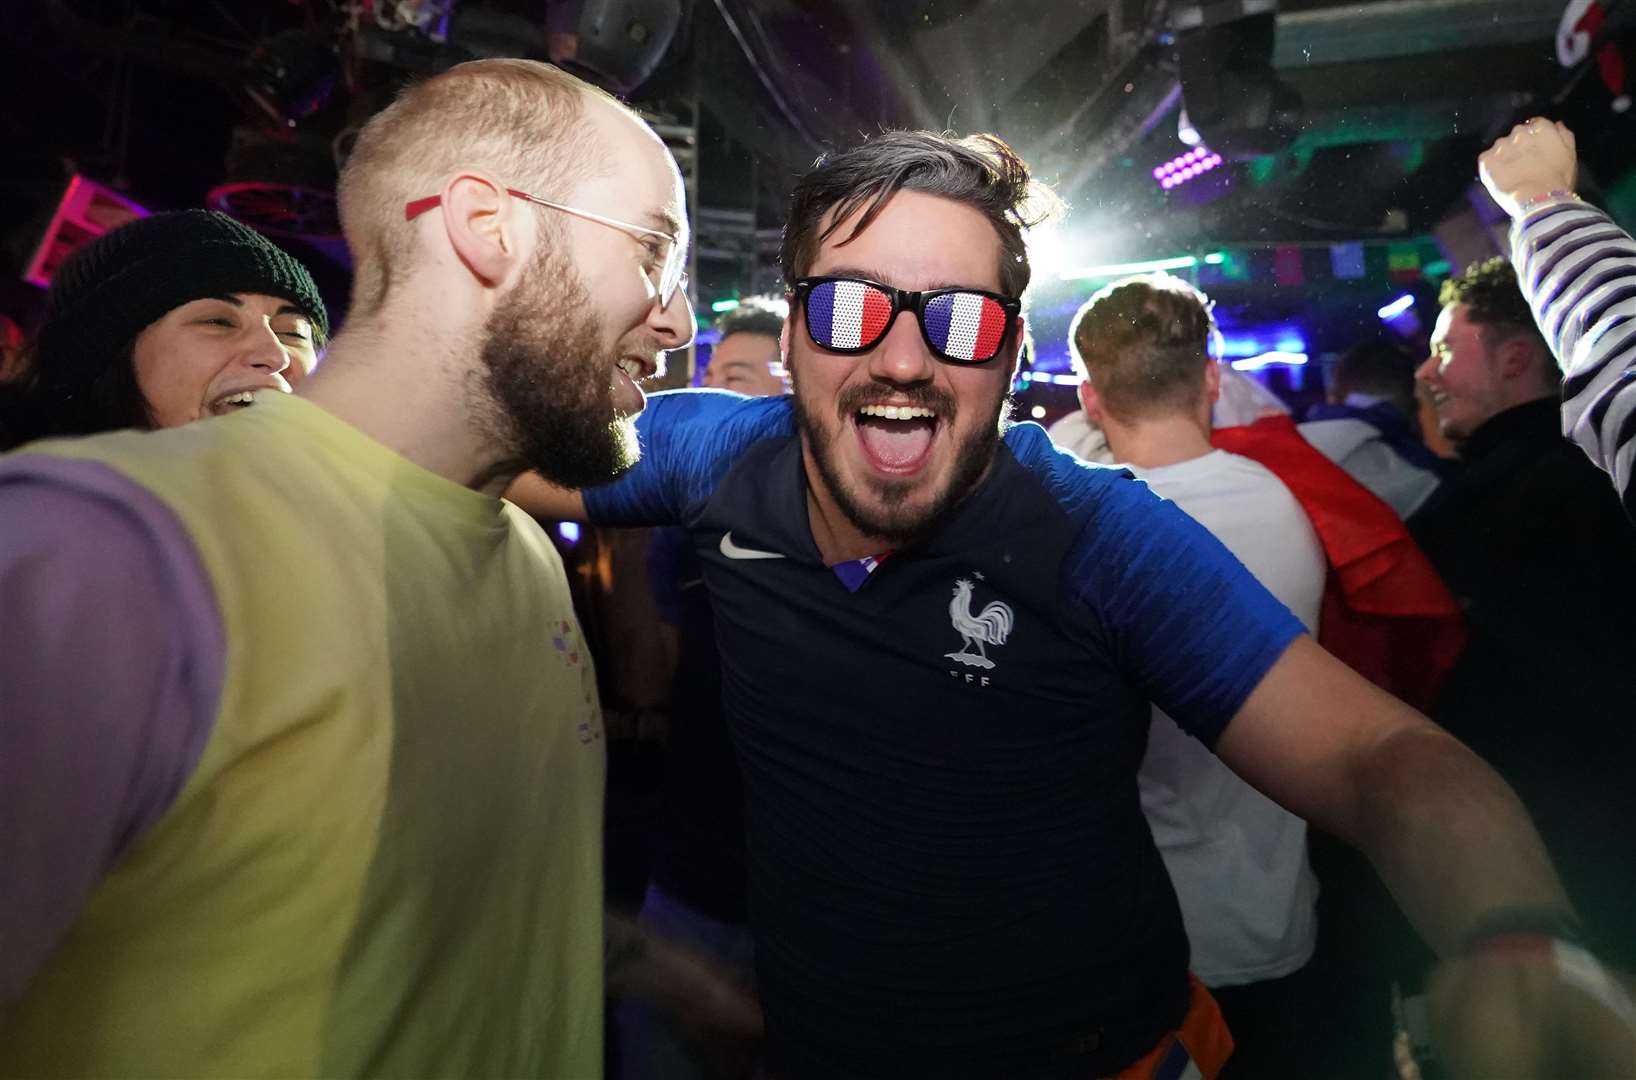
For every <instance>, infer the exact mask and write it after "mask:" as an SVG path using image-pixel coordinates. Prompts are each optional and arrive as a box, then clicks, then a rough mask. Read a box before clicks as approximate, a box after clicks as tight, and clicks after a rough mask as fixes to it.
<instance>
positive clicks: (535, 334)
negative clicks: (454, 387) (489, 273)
mask: <svg viewBox="0 0 1636 1080" xmlns="http://www.w3.org/2000/svg"><path fill="white" fill-rule="evenodd" d="M602 340H603V335H602V320H601V319H600V318H599V317H598V316H597V314H596V310H595V308H594V307H593V306H592V304H591V298H590V296H589V295H588V294H587V293H586V291H585V287H584V285H582V284H581V282H580V280H579V275H578V274H577V273H576V272H575V271H574V269H573V267H572V266H571V265H569V263H568V262H567V260H565V259H561V258H556V257H553V256H551V255H549V254H547V252H546V251H545V250H543V249H542V251H541V253H540V255H539V256H537V257H536V258H535V260H534V264H533V265H532V266H531V267H530V268H529V271H528V273H527V275H526V276H525V277H524V279H523V281H522V282H521V283H520V284H519V285H518V287H517V288H515V289H513V290H512V291H511V292H510V293H509V294H508V295H507V296H506V297H505V298H504V299H503V300H501V301H500V303H499V305H498V306H496V307H495V309H494V311H493V313H491V314H490V316H489V318H488V321H487V322H486V323H485V324H484V326H483V336H482V344H481V347H480V349H479V359H480V361H481V369H480V370H481V372H482V397H483V398H484V399H486V401H485V405H486V406H487V407H486V408H485V409H484V410H483V411H485V412H487V413H489V414H490V419H491V423H492V424H493V425H494V427H495V431H494V433H493V434H494V437H495V439H496V441H497V442H498V443H499V445H501V446H504V447H506V448H507V456H508V458H509V461H508V464H511V465H520V466H521V467H522V468H524V469H533V470H534V471H536V472H538V473H539V474H540V475H541V476H543V477H545V478H546V479H547V480H549V481H550V482H551V483H553V484H557V485H558V486H560V487H567V488H582V487H592V486H595V485H597V484H605V483H607V482H608V481H610V480H612V479H614V478H615V477H617V476H618V475H619V474H620V473H623V472H624V471H625V470H627V469H629V468H630V467H631V466H632V465H634V464H636V459H637V456H638V454H639V450H638V447H637V441H636V427H635V425H634V424H633V423H632V421H631V420H630V419H629V418H628V417H621V416H616V415H615V414H614V406H613V390H612V388H611V385H610V384H611V382H612V380H613V378H614V358H613V357H612V356H609V355H606V354H605V353H604V351H603V348H602V346H601V342H602Z"/></svg>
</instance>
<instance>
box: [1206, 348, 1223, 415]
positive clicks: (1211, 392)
mask: <svg viewBox="0 0 1636 1080" xmlns="http://www.w3.org/2000/svg"><path fill="white" fill-rule="evenodd" d="M1204 400H1205V401H1207V402H1209V403H1210V404H1211V405H1214V404H1215V403H1216V402H1217V401H1219V400H1221V364H1220V362H1219V361H1216V360H1211V359H1210V358H1208V357H1206V358H1205V361H1204Z"/></svg>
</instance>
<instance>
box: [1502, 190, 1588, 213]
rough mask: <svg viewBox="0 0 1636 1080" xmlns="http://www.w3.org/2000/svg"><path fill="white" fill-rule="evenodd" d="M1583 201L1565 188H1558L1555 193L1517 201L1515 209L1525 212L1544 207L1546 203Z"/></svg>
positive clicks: (1544, 193) (1549, 192)
mask: <svg viewBox="0 0 1636 1080" xmlns="http://www.w3.org/2000/svg"><path fill="white" fill-rule="evenodd" d="M1584 201H1585V200H1584V199H1581V198H1580V197H1579V195H1578V194H1577V193H1576V192H1573V191H1570V190H1568V189H1566V188H1558V189H1556V190H1555V191H1546V192H1541V193H1540V194H1538V195H1534V196H1531V197H1530V198H1527V199H1519V200H1517V209H1518V210H1521V211H1524V212H1526V211H1529V210H1532V209H1533V208H1534V207H1536V206H1544V205H1545V204H1546V203H1548V202H1584Z"/></svg>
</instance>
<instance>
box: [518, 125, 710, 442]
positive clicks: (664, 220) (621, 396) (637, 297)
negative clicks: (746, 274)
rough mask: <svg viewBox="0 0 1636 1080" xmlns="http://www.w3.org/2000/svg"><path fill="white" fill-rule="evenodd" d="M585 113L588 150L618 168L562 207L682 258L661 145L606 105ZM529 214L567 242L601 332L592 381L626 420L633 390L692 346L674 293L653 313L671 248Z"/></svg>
mask: <svg viewBox="0 0 1636 1080" xmlns="http://www.w3.org/2000/svg"><path fill="white" fill-rule="evenodd" d="M585 109H586V112H585V121H586V124H587V126H588V127H589V129H590V130H591V132H592V133H593V136H594V141H595V142H596V143H597V144H599V145H600V146H601V147H602V151H603V153H604V154H605V156H606V157H607V158H608V160H610V161H617V162H620V167H619V168H617V169H613V170H611V171H608V172H606V173H603V172H601V171H600V170H599V171H597V172H596V173H595V174H592V175H588V176H586V177H584V178H583V179H581V180H579V181H578V182H577V183H575V184H574V185H573V187H572V190H571V191H569V192H567V193H566V195H565V196H564V197H563V201H564V202H565V203H567V204H569V205H571V206H575V207H578V208H580V209H583V210H589V211H591V212H593V213H597V214H601V215H603V216H605V217H609V218H614V219H617V220H619V221H625V222H629V223H631V224H632V225H639V226H642V227H643V228H646V229H652V230H656V231H659V232H664V233H669V234H670V235H672V236H675V237H677V243H678V244H679V245H680V246H681V248H682V250H684V251H685V250H686V247H687V243H688V235H687V212H686V194H685V191H684V189H683V187H682V178H681V174H680V173H679V172H678V171H677V169H676V163H675V161H674V160H673V159H672V158H671V156H670V153H669V152H668V151H667V150H666V149H665V146H664V144H663V143H662V142H660V141H659V138H658V137H657V136H656V135H654V133H653V132H652V131H651V130H650V129H649V128H648V127H647V125H645V124H643V123H642V122H641V121H640V120H638V119H636V118H635V117H634V116H632V115H630V114H629V113H628V112H626V111H625V110H624V109H621V108H619V107H617V106H615V105H613V104H612V103H609V102H604V101H601V100H597V99H588V100H587V102H586V106H585ZM546 197H547V198H553V199H554V198H556V196H555V195H550V194H547V195H546ZM538 212H539V213H541V214H549V215H552V216H553V217H554V218H556V221H554V222H553V223H552V224H553V225H555V226H557V227H559V229H560V230H561V232H562V233H563V234H565V235H566V236H567V239H568V245H569V250H570V252H571V256H570V257H571V259H572V262H573V267H574V273H575V276H576V278H577V279H578V281H577V284H578V285H579V286H580V287H581V288H582V289H583V292H584V296H585V298H586V299H587V300H588V301H589V304H590V305H591V306H590V307H589V308H588V309H587V311H586V312H584V314H589V315H591V316H593V317H594V318H595V319H596V321H597V322H599V323H600V324H601V327H602V336H603V345H602V348H603V350H604V351H605V354H606V355H607V359H608V365H607V368H606V374H599V375H598V376H597V378H599V379H606V380H608V382H607V384H606V385H607V386H608V390H609V394H610V398H611V403H612V406H613V409H614V411H615V412H617V414H618V415H619V416H621V417H634V416H635V415H636V414H637V413H639V412H641V411H642V406H643V404H644V398H643V396H642V391H641V389H640V388H639V387H638V386H637V385H636V384H637V382H638V381H640V380H641V379H644V378H647V377H648V376H650V375H653V374H655V373H656V372H657V371H658V370H659V369H660V367H661V365H662V363H663V359H664V353H665V352H666V351H667V350H670V349H680V348H684V347H685V346H686V345H687V343H688V342H690V341H692V340H693V330H694V323H693V314H692V312H691V310H690V309H689V307H688V300H687V297H686V295H685V294H684V293H683V291H682V290H680V289H678V290H677V291H676V293H675V295H674V296H672V297H671V301H670V303H669V304H667V305H666V306H665V307H663V308H661V307H660V306H659V304H658V303H657V300H658V297H659V288H658V286H659V278H660V270H661V269H662V267H663V264H664V261H665V254H666V252H667V250H668V248H669V246H670V244H669V242H668V241H666V240H665V239H663V238H661V237H657V236H653V235H651V234H646V233H637V232H632V231H626V230H624V229H621V228H617V227H614V226H610V225H606V224H602V223H599V222H595V221H588V220H586V219H584V218H582V217H575V216H573V215H570V214H565V213H563V212H562V211H558V210H551V209H545V208H541V209H539V210H538ZM540 314H541V316H542V317H546V318H550V319H557V318H559V317H561V316H563V315H565V314H569V313H567V312H563V311H555V310H549V309H547V310H543V311H541V312H540ZM576 314H579V313H576Z"/></svg>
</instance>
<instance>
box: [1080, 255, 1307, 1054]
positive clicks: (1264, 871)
mask: <svg viewBox="0 0 1636 1080" xmlns="http://www.w3.org/2000/svg"><path fill="white" fill-rule="evenodd" d="M1212 329H1213V320H1212V317H1211V314H1210V304H1209V301H1208V300H1206V299H1205V297H1204V296H1203V294H1201V293H1200V292H1199V291H1198V290H1197V289H1194V288H1193V287H1192V286H1190V285H1188V284H1187V283H1186V282H1184V281H1182V280H1180V279H1179V278H1175V277H1171V276H1169V275H1165V274H1158V275H1152V276H1142V277H1136V278H1128V279H1126V280H1124V281H1121V282H1117V283H1115V284H1113V285H1110V286H1108V287H1107V288H1105V289H1103V290H1102V291H1101V292H1099V293H1097V294H1096V295H1095V296H1093V297H1092V298H1091V299H1090V300H1089V301H1088V302H1087V303H1086V304H1085V306H1084V307H1082V308H1081V309H1080V311H1079V313H1078V314H1077V315H1076V316H1075V317H1074V323H1073V327H1072V330H1071V346H1072V352H1073V356H1074V362H1075V365H1076V366H1077V367H1079V368H1080V373H1081V374H1082V375H1084V376H1085V379H1084V381H1083V382H1082V383H1081V384H1080V392H1079V393H1080V403H1081V404H1082V405H1083V406H1084V409H1085V413H1086V415H1087V416H1088V417H1089V418H1090V419H1091V420H1093V421H1094V422H1096V423H1097V424H1100V425H1101V427H1102V430H1103V431H1104V432H1105V434H1106V437H1107V441H1108V445H1109V449H1110V450H1111V451H1112V456H1113V460H1115V461H1117V462H1120V463H1122V464H1124V465H1126V466H1127V467H1128V468H1130V469H1131V471H1133V472H1134V473H1136V475H1138V476H1139V477H1141V478H1142V479H1144V480H1146V481H1147V482H1148V483H1149V484H1150V485H1151V486H1152V487H1153V489H1154V491H1156V492H1157V493H1158V494H1160V495H1162V496H1164V497H1165V498H1167V499H1170V500H1172V501H1174V502H1175V503H1176V504H1177V505H1178V506H1180V507H1181V508H1182V509H1183V510H1185V511H1187V513H1188V514H1189V515H1191V516H1192V517H1193V518H1194V519H1195V520H1197V521H1198V522H1199V523H1200V524H1202V525H1203V526H1204V527H1205V528H1207V529H1209V530H1210V531H1211V532H1212V533H1214V534H1215V535H1216V537H1217V538H1218V539H1220V540H1221V542H1222V543H1223V544H1225V545H1226V546H1227V548H1228V549H1229V550H1230V551H1232V552H1233V554H1234V555H1236V556H1238V558H1239V560H1240V561H1241V562H1243V563H1244V565H1245V566H1247V567H1248V568H1249V570H1250V572H1251V573H1253V574H1254V575H1255V576H1256V577H1257V578H1258V579H1260V581H1261V583H1262V584H1263V585H1265V586H1266V587H1267V588H1268V590H1269V591H1271V592H1272V594H1273V595H1274V596H1276V597H1278V599H1279V600H1281V601H1283V602H1284V604H1285V605H1286V606H1288V607H1289V609H1290V610H1291V611H1292V612H1294V613H1295V615H1296V617H1297V618H1299V619H1300V620H1301V621H1302V622H1303V623H1305V624H1306V626H1307V629H1308V630H1309V631H1315V630H1316V628H1317V622H1318V609H1319V605H1320V602H1321V600H1322V597H1323V589H1324V577H1325V573H1326V571H1327V564H1326V561H1325V558H1324V553H1323V549H1322V547H1321V546H1320V545H1319V541H1318V537H1317V534H1316V533H1314V532H1313V529H1312V524H1311V522H1310V521H1308V520H1307V517H1306V514H1305V512H1304V511H1302V509H1301V507H1300V504H1298V503H1297V502H1296V501H1295V497H1294V496H1293V495H1291V494H1290V492H1289V489H1287V488H1286V487H1285V486H1284V485H1283V483H1282V482H1281V481H1280V480H1279V479H1278V478H1277V477H1276V476H1274V475H1273V474H1272V473H1271V472H1269V471H1267V469H1266V468H1264V467H1263V466H1261V465H1259V464H1257V463H1256V462H1254V461H1251V460H1250V459H1249V458H1245V457H1240V456H1238V455H1236V454H1229V453H1227V452H1226V451H1224V450H1217V449H1214V448H1213V447H1212V446H1211V445H1210V429H1211V423H1210V417H1211V407H1212V405H1213V404H1214V403H1215V401H1216V399H1217V397H1218V396H1219V395H1220V390H1221V370H1220V368H1219V366H1218V365H1217V364H1215V363H1214V362H1213V361H1212V360H1211V359H1210V357H1209V355H1208V343H1209V341H1210V338H1211V332H1212ZM1139 783H1140V787H1141V794H1142V809H1143V811H1144V812H1145V813H1146V814H1147V818H1148V823H1149V825H1150V826H1151V827H1152V829H1153V837H1154V840H1155V841H1156V842H1157V844H1158V846H1159V851H1160V853H1161V854H1162V855H1163V856H1164V860H1165V865H1166V867H1167V868H1168V869H1169V871H1170V876H1171V880H1172V881H1173V882H1174V884H1175V887H1176V893H1177V896H1178V898H1179V899H1180V901H1181V908H1182V917H1183V919H1184V921H1185V923H1186V926H1187V934H1188V938H1189V941H1190V944H1191V945H1192V969H1193V971H1194V973H1195V974H1196V975H1197V976H1198V977H1199V978H1200V980H1202V981H1203V982H1204V984H1205V985H1206V986H1208V987H1210V989H1211V992H1212V993H1213V994H1214V995H1215V996H1216V998H1217V1000H1218V1001H1219V1002H1220V1004H1221V1006H1222V1011H1223V1013H1224V1014H1225V1015H1226V1018H1227V1023H1228V1027H1229V1028H1230V1029H1231V1030H1232V1033H1233V1037H1234V1040H1235V1041H1236V1042H1237V1043H1238V1049H1237V1050H1236V1051H1235V1053H1234V1056H1233V1060H1232V1062H1231V1063H1230V1064H1229V1066H1228V1071H1227V1072H1225V1073H1223V1076H1234V1075H1236V1076H1246V1077H1248V1076H1283V1075H1295V1074H1296V1062H1295V1060H1294V1057H1295V1055H1296V1053H1297V1049H1298V1044H1299V1043H1300V1042H1301V1040H1302V1032H1301V1031H1300V1030H1298V1029H1297V1027H1296V1025H1298V1023H1299V1017H1300V1015H1301V1009H1300V1007H1299V1006H1300V1005H1301V1004H1302V1000H1301V999H1303V998H1309V997H1311V996H1312V995H1310V994H1308V993H1306V992H1305V988H1304V987H1303V986H1302V985H1301V983H1299V982H1298V981H1296V980H1295V979H1293V978H1291V976H1294V975H1295V974H1296V973H1297V972H1299V971H1300V970H1301V969H1302V968H1303V966H1304V965H1306V963H1307V961H1308V960H1309V959H1311V957H1312V952H1313V947H1314V944H1315V942H1316V938H1317V920H1316V917H1315V914H1314V904H1315V903H1316V900H1317V895H1318V886H1317V881H1316V880H1315V879H1314V877H1313V875H1312V869H1311V867H1310V866H1309V864H1308V860H1307V847H1306V823H1305V822H1304V821H1302V820H1301V819H1300V818H1298V817H1296V816H1294V815H1293V814H1290V813H1289V812H1288V811H1286V810H1284V809H1283V808H1281V807H1279V806H1277V805H1276V804H1274V803H1273V802H1272V801H1271V800H1270V799H1268V798H1266V797H1265V796H1264V795H1262V794H1261V793H1260V792H1258V791H1256V790H1255V789H1254V788H1252V787H1250V786H1249V785H1248V784H1246V783H1245V782H1244V781H1243V780H1240V779H1239V778H1238V777H1237V776H1236V775H1234V774H1233V773H1232V772H1231V771H1230V770H1229V769H1228V768H1227V767H1226V766H1225V765H1223V764H1222V763H1221V762H1220V760H1218V759H1217V758H1216V756H1215V755H1214V754H1212V753H1211V752H1210V751H1209V750H1207V749H1206V748H1205V747H1204V745H1203V744H1202V743H1200V742H1198V741H1197V740H1196V739H1193V738H1191V737H1190V736H1188V735H1185V734H1183V733H1182V731H1181V729H1180V728H1178V727H1177V726H1176V724H1175V722H1174V721H1172V720H1171V719H1170V718H1169V717H1168V716H1166V715H1165V714H1164V713H1162V712H1160V711H1159V710H1158V709H1154V711H1153V727H1152V731H1151V734H1150V736H1149V740H1148V748H1147V756H1146V758H1145V759H1144V760H1143V762H1142V770H1141V774H1140V777H1139Z"/></svg>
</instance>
